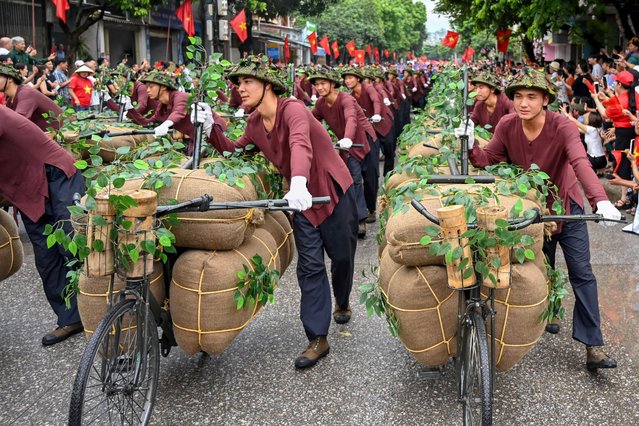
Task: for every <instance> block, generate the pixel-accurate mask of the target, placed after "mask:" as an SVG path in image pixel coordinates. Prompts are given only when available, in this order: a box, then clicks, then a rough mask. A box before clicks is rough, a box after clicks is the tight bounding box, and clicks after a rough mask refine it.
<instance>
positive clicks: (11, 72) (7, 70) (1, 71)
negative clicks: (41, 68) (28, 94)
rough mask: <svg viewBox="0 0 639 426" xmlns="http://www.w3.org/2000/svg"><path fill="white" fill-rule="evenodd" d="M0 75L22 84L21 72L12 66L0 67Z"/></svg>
mask: <svg viewBox="0 0 639 426" xmlns="http://www.w3.org/2000/svg"><path fill="white" fill-rule="evenodd" d="M0 75H4V76H5V77H9V78H12V79H13V81H15V82H16V84H18V85H20V84H22V76H21V75H20V72H18V70H17V69H15V68H13V67H12V66H11V65H0Z"/></svg>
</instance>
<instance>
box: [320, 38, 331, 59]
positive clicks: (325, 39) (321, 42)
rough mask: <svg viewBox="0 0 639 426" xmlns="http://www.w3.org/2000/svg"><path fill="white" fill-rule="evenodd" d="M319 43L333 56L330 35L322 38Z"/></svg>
mask: <svg viewBox="0 0 639 426" xmlns="http://www.w3.org/2000/svg"><path fill="white" fill-rule="evenodd" d="M319 45H320V46H321V47H322V49H324V51H325V52H326V54H327V55H328V56H331V49H330V48H329V45H328V36H327V35H325V36H324V37H322V39H321V40H320V42H319Z"/></svg>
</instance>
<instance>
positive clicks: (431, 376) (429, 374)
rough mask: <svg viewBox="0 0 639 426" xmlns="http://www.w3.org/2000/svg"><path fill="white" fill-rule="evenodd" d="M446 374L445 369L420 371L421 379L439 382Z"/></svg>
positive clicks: (424, 368)
mask: <svg viewBox="0 0 639 426" xmlns="http://www.w3.org/2000/svg"><path fill="white" fill-rule="evenodd" d="M443 374H444V367H434V368H429V367H422V368H421V370H420V371H419V375H420V377H423V378H424V379H426V380H438V379H441V377H442V375H443Z"/></svg>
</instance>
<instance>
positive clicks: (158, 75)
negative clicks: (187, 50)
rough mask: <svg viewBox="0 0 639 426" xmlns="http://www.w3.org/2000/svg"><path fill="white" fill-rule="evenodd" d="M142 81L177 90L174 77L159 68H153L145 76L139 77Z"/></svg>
mask: <svg viewBox="0 0 639 426" xmlns="http://www.w3.org/2000/svg"><path fill="white" fill-rule="evenodd" d="M140 81H141V82H143V83H155V84H160V85H162V86H166V87H168V88H169V89H171V90H177V89H178V87H177V83H176V82H175V79H174V78H173V77H172V76H171V75H170V74H167V73H165V72H162V71H159V70H153V71H151V72H150V73H148V74H147V75H146V77H144V78H141V79H140Z"/></svg>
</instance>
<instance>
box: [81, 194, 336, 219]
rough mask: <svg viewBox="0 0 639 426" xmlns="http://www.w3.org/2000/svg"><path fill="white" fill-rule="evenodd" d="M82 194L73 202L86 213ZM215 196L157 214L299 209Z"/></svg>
mask: <svg viewBox="0 0 639 426" xmlns="http://www.w3.org/2000/svg"><path fill="white" fill-rule="evenodd" d="M80 200H81V195H80V194H79V193H77V192H76V193H75V194H73V204H74V205H76V206H77V207H80V208H81V209H82V210H84V212H85V213H87V212H88V209H87V208H86V207H85V206H83V205H82V204H81V203H80ZM212 201H213V197H212V196H210V195H208V194H204V195H202V196H200V197H197V198H193V199H192V200H188V201H184V202H182V203H178V204H175V205H172V206H158V207H157V210H156V216H157V217H161V216H166V215H167V214H170V213H186V212H205V211H209V210H232V209H250V208H258V209H266V210H287V211H297V209H294V208H291V207H289V205H288V200H284V199H275V200H251V201H221V202H212ZM330 202H331V197H313V198H312V203H313V205H316V204H329V203H330Z"/></svg>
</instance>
